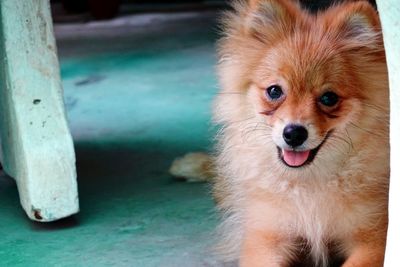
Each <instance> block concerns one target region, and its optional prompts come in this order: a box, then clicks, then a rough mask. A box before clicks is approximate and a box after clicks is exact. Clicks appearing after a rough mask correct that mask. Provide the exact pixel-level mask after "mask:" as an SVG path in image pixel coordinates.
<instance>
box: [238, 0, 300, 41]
mask: <svg viewBox="0 0 400 267" xmlns="http://www.w3.org/2000/svg"><path fill="white" fill-rule="evenodd" d="M300 12H301V11H300V9H299V7H298V6H297V5H296V4H295V3H294V2H292V1H289V0H250V1H249V2H248V4H247V7H246V8H245V9H244V11H243V12H241V13H242V16H244V18H243V22H244V25H243V26H244V28H245V32H246V33H247V34H250V35H255V36H258V37H260V38H262V37H263V36H264V35H265V34H268V35H269V34H271V33H274V32H277V31H280V32H282V33H283V32H285V33H287V32H288V31H290V30H291V28H293V25H294V24H295V20H296V17H300V15H301V14H300Z"/></svg>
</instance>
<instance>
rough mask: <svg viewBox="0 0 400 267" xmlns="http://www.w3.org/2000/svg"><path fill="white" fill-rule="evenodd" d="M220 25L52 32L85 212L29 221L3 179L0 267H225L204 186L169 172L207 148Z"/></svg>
mask: <svg viewBox="0 0 400 267" xmlns="http://www.w3.org/2000/svg"><path fill="white" fill-rule="evenodd" d="M215 25H216V23H215V13H214V12H207V13H203V14H196V13H181V14H164V15H157V16H144V15H141V16H139V17H134V18H132V17H126V18H119V19H116V20H114V21H112V22H108V23H90V24H69V25H59V26H56V33H57V38H58V47H59V55H60V61H61V74H62V78H63V85H64V90H65V101H66V106H67V111H68V118H69V121H70V126H71V131H72V134H73V136H74V140H75V148H76V154H77V168H78V182H79V193H80V205H81V212H80V213H79V214H78V215H76V216H74V217H73V218H70V219H67V220H63V221H60V222H56V223H51V224H39V223H33V222H31V221H29V220H28V219H27V218H26V216H25V215H24V213H23V211H22V210H21V207H20V205H19V200H18V195H17V194H18V193H17V188H16V186H15V183H14V182H13V180H12V179H10V178H8V177H5V176H4V175H3V176H1V177H0V203H1V205H0V236H1V239H0V266H220V265H219V264H218V263H217V261H216V260H215V258H214V257H213V256H212V255H211V251H210V250H211V244H212V242H213V241H212V240H213V239H212V237H213V229H214V227H215V225H216V223H217V219H216V214H215V212H214V207H213V202H212V199H211V197H210V195H209V188H208V186H207V185H206V184H189V183H184V182H178V181H175V180H174V179H173V178H171V177H170V176H169V175H168V172H167V171H168V167H169V165H170V163H171V161H172V160H173V159H174V158H175V157H177V156H179V155H182V154H184V153H185V152H188V151H196V150H206V149H209V148H210V147H211V141H210V140H211V139H212V132H213V130H212V129H211V125H210V105H211V100H212V98H213V95H214V94H215V92H216V81H215V74H214V64H215V55H214V50H215V44H214V43H215V39H216V32H217V30H216V28H215Z"/></svg>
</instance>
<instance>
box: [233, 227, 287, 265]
mask: <svg viewBox="0 0 400 267" xmlns="http://www.w3.org/2000/svg"><path fill="white" fill-rule="evenodd" d="M292 251H293V244H292V243H291V242H290V240H289V239H287V238H285V237H284V236H282V235H280V234H279V233H269V234H267V233H265V232H261V231H255V230H251V231H248V232H247V233H246V234H245V237H244V240H243V245H242V249H241V255H240V261H239V265H240V267H266V266H268V267H286V266H288V264H289V262H290V260H291V254H292Z"/></svg>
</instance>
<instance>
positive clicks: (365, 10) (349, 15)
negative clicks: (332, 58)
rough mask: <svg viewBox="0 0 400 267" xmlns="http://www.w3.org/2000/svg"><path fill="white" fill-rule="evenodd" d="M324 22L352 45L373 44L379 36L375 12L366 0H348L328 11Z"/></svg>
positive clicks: (379, 29) (378, 25) (377, 19)
mask: <svg viewBox="0 0 400 267" xmlns="http://www.w3.org/2000/svg"><path fill="white" fill-rule="evenodd" d="M329 15H330V16H329V19H328V20H327V21H326V23H328V24H331V25H328V26H333V27H335V28H336V29H337V32H338V33H339V34H340V37H341V38H342V39H345V40H346V41H348V42H349V43H352V44H353V45H366V46H369V45H373V43H376V42H379V39H380V38H381V37H380V36H381V27H380V21H379V17H378V14H377V12H376V11H375V9H374V8H373V7H372V6H371V5H370V4H369V3H368V2H367V1H355V2H349V3H347V4H344V5H340V6H337V7H336V8H333V9H332V10H331V11H330V14H329Z"/></svg>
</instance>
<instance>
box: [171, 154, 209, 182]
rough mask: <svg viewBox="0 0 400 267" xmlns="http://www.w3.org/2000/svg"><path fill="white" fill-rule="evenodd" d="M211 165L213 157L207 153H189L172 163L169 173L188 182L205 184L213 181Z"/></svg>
mask: <svg viewBox="0 0 400 267" xmlns="http://www.w3.org/2000/svg"><path fill="white" fill-rule="evenodd" d="M211 165H212V160H211V157H210V156H209V155H207V154H206V153H202V152H195V153H188V154H186V155H184V156H183V157H180V158H176V159H175V160H174V161H173V162H172V165H171V167H170V169H169V173H170V174H171V175H173V176H175V177H177V178H179V179H184V180H186V181H188V182H205V181H209V180H211V179H212V176H213V174H212V170H211Z"/></svg>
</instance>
